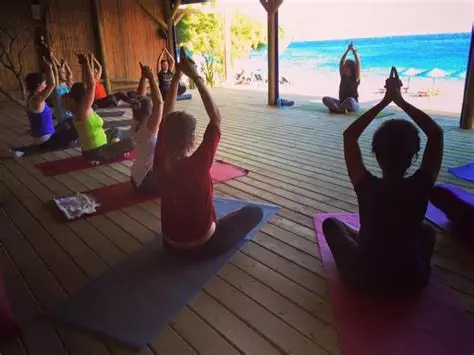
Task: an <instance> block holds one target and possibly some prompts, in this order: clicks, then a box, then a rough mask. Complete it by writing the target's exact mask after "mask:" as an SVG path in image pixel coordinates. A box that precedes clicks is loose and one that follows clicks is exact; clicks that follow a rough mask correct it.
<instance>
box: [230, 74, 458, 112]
mask: <svg viewBox="0 0 474 355" xmlns="http://www.w3.org/2000/svg"><path fill="white" fill-rule="evenodd" d="M387 74H388V73H387ZM282 75H283V76H285V77H286V78H287V79H288V80H289V81H290V82H291V84H284V85H280V96H282V97H283V98H284V97H285V94H286V95H289V96H291V95H304V96H311V97H314V98H315V99H316V100H317V99H321V97H323V96H333V97H337V96H338V90H339V80H340V79H339V75H338V74H337V73H327V72H326V73H317V72H314V71H311V72H302V71H296V70H295V71H291V72H283V73H282ZM385 79H386V78H385V77H383V76H378V75H373V74H370V73H364V72H363V73H362V79H361V84H360V87H359V96H360V97H359V101H360V103H361V104H362V106H370V105H371V104H373V103H376V102H378V101H379V100H380V99H381V98H382V97H383V93H379V89H380V88H383V86H384V83H385ZM401 79H402V81H403V84H404V86H406V85H407V83H408V78H405V77H402V78H401ZM226 86H227V87H233V88H236V89H244V90H245V89H247V90H248V89H251V90H258V91H266V90H267V84H264V83H261V84H256V83H252V84H250V85H234V84H233V83H228V84H227V85H226ZM432 88H433V80H432V79H430V78H422V77H412V78H411V80H410V87H409V89H408V91H407V93H404V97H405V99H406V100H407V101H409V102H410V103H412V104H414V105H415V106H417V107H419V108H420V109H423V110H428V111H437V112H446V113H452V114H460V112H461V107H462V101H463V93H464V80H461V79H436V81H435V85H434V90H435V91H438V90H439V95H435V96H429V97H419V96H418V94H417V93H418V91H421V90H425V91H426V90H431V89H432Z"/></svg>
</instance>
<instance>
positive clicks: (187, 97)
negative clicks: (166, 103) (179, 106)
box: [176, 92, 193, 101]
mask: <svg viewBox="0 0 474 355" xmlns="http://www.w3.org/2000/svg"><path fill="white" fill-rule="evenodd" d="M192 98H193V95H191V93H190V92H187V93H184V94H183V95H178V96H176V101H183V100H191V99H192Z"/></svg>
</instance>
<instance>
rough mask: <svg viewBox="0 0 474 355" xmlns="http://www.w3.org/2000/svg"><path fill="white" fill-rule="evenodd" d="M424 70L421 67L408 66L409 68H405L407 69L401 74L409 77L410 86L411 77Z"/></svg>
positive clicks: (408, 85) (408, 84)
mask: <svg viewBox="0 0 474 355" xmlns="http://www.w3.org/2000/svg"><path fill="white" fill-rule="evenodd" d="M421 72H422V70H420V69H415V68H411V67H410V68H408V69H405V70H402V71H401V72H400V75H402V76H407V77H408V83H407V88H408V87H410V79H411V77H412V76H415V75H418V74H420V73H421Z"/></svg>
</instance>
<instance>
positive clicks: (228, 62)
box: [224, 5, 232, 81]
mask: <svg viewBox="0 0 474 355" xmlns="http://www.w3.org/2000/svg"><path fill="white" fill-rule="evenodd" d="M230 24H231V16H230V6H228V5H227V6H226V7H225V9H224V38H225V46H224V51H225V56H224V64H225V73H224V78H225V80H226V81H227V80H231V78H230V73H231V71H232V69H231V66H232V40H231V34H230V31H231V29H230Z"/></svg>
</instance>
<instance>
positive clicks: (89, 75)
mask: <svg viewBox="0 0 474 355" xmlns="http://www.w3.org/2000/svg"><path fill="white" fill-rule="evenodd" d="M78 59H79V64H80V65H81V67H82V69H83V72H84V73H85V81H86V82H85V83H75V84H74V85H73V86H72V87H71V91H70V92H69V93H68V94H66V95H64V97H63V106H64V108H65V109H66V110H68V111H70V112H72V114H73V116H74V117H73V123H74V127H75V128H76V131H77V133H78V136H79V141H80V143H81V149H82V155H83V156H84V158H85V159H86V160H87V161H89V162H90V163H92V164H100V163H105V162H110V161H114V160H120V159H123V158H126V156H127V154H128V153H129V152H130V151H132V150H133V149H134V144H133V140H132V139H130V138H126V139H123V140H120V141H119V142H115V143H113V142H109V140H108V137H107V133H106V132H105V130H104V127H103V126H104V121H103V120H102V118H101V117H100V116H99V115H98V114H97V112H95V111H94V110H93V109H92V104H93V103H94V95H95V80H94V75H93V72H92V64H91V63H92V56H91V55H90V54H89V55H86V54H78Z"/></svg>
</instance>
